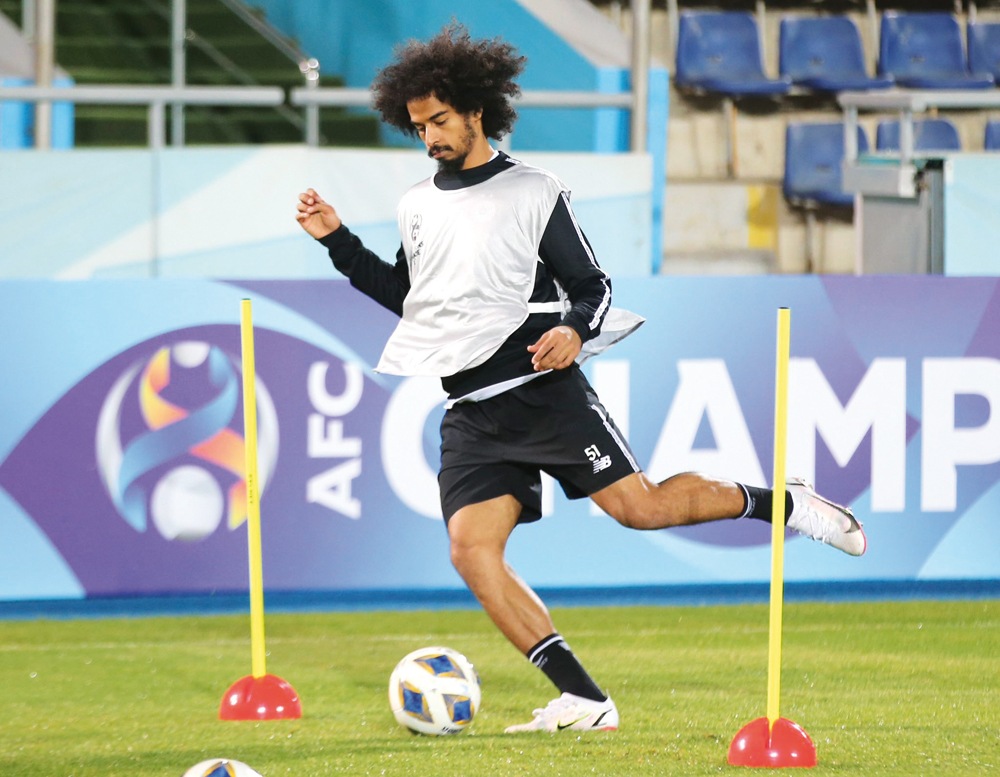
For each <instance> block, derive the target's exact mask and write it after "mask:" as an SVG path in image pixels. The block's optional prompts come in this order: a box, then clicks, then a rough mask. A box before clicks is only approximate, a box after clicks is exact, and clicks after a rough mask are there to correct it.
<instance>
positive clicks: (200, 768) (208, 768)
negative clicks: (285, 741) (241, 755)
mask: <svg viewBox="0 0 1000 777" xmlns="http://www.w3.org/2000/svg"><path fill="white" fill-rule="evenodd" d="M183 777H260V774H258V773H257V772H255V771H254V770H253V769H251V768H250V767H249V766H247V765H246V764H245V763H243V762H242V761H234V760H232V759H231V758H212V759H211V760H209V761H202V762H201V763H200V764H195V765H194V766H192V767H191V768H190V769H188V770H187V771H186V772H184V775H183Z"/></svg>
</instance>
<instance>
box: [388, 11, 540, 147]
mask: <svg viewBox="0 0 1000 777" xmlns="http://www.w3.org/2000/svg"><path fill="white" fill-rule="evenodd" d="M526 61H527V58H526V57H523V56H518V54H517V49H515V48H514V47H513V46H512V45H511V44H509V43H507V42H506V41H504V40H502V39H501V38H494V39H493V40H487V39H483V40H472V38H471V37H470V35H469V31H468V30H467V29H466V28H465V27H464V26H463V25H461V24H458V23H456V22H452V23H451V24H449V25H447V26H446V27H445V28H444V29H442V30H441V32H439V33H438V34H437V35H435V36H434V37H433V38H431V39H430V40H429V41H426V42H424V41H417V40H411V41H409V42H408V43H407V44H406V45H405V46H403V47H402V48H399V49H397V50H396V61H395V62H393V63H392V64H391V65H388V66H387V67H385V68H384V69H383V70H382V71H380V72H379V74H378V75H377V76H375V80H374V82H373V83H372V90H373V91H374V92H375V109H376V110H377V111H378V112H379V113H381V114H382V120H383V121H385V122H386V123H387V124H389V125H391V126H393V127H395V128H396V129H399V130H402V131H403V132H405V133H406V134H407V135H410V136H414V135H416V134H417V131H416V129H415V128H414V126H413V124H412V123H410V112H409V111H408V110H407V108H406V104H407V103H408V102H410V101H411V100H420V99H422V98H424V97H430V96H431V95H433V96H435V97H437V99H439V100H440V101H441V102H443V103H447V104H448V105H450V106H451V107H452V108H454V109H455V110H456V111H458V112H459V113H462V114H468V113H475V112H476V111H478V110H482V112H483V117H482V122H483V133H484V134H485V135H486V137H488V138H495V139H497V140H499V139H500V138H502V137H503V136H504V135H506V134H507V133H508V132H510V131H511V129H513V127H514V122H515V121H517V111H515V110H514V108H513V107H511V104H510V98H512V97H517V96H518V95H519V94H520V93H521V88H520V87H519V86H518V85H517V84H516V83H515V82H514V79H515V78H516V77H517V76H518V75H520V73H521V71H522V70H524V64H525V62H526Z"/></svg>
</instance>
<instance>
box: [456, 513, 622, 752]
mask: <svg viewBox="0 0 1000 777" xmlns="http://www.w3.org/2000/svg"><path fill="white" fill-rule="evenodd" d="M520 514H521V504H520V503H519V502H518V501H517V500H516V499H515V498H514V497H513V496H509V495H508V496H501V497H497V498H495V499H489V500H487V501H484V502H478V503H476V504H471V505H467V506H465V507H463V508H461V509H459V510H457V511H456V512H455V513H454V515H452V516H451V518H450V519H449V521H448V536H449V538H450V539H451V561H452V564H454V565H455V569H456V570H458V573H459V574H460V575H461V576H462V579H463V580H465V583H466V585H468V586H469V589H470V590H471V591H472V593H473V594H474V595H475V597H476V599H478V600H479V603H480V604H481V605H482V606H483V609H484V610H486V614H487V615H489V616H490V619H491V620H492V621H493V622H494V623H495V624H496V626H497V628H499V629H500V631H501V632H502V633H503V635H504V636H505V637H507V639H509V640H510V641H511V642H512V643H513V644H514V646H515V647H517V649H518V650H520V651H521V652H522V653H524V654H525V655H526V656H527V657H528V659H529V660H530V661H531V662H532V663H533V664H535V666H537V667H538V668H539V669H541V670H542V671H543V672H545V674H546V675H547V676H548V677H549V679H550V680H552V682H553V683H554V684H555V685H556V687H557V688H559V690H560V691H561V692H562V695H561V696H560V697H559V698H558V699H555V700H553V701H552V702H550V703H549V704H548V705H547V706H546V707H545V708H544V709H541V710H535V717H534V719H533V720H532V721H531V722H530V723H527V724H524V725H522V726H511V727H510V728H509V729H508V731H509V732H518V731H558V730H562V729H572V730H577V731H579V730H614V729H616V728H617V727H618V710H617V708H616V707H615V704H614V702H613V701H611V699H609V698H608V697H607V695H606V694H604V693H603V692H602V691H601V689H600V688H598V687H597V685H596V684H595V683H594V681H593V680H592V679H591V678H590V675H588V674H587V672H586V670H585V669H584V668H583V666H582V665H581V664H580V662H579V661H578V660H577V659H576V656H575V655H573V652H572V651H571V650H570V649H569V646H568V645H567V644H566V643H565V641H564V640H563V639H562V637H561V636H560V635H559V634H558V633H556V630H555V626H554V625H553V623H552V618H551V617H550V616H549V611H548V609H546V607H545V605H544V604H543V603H542V600H541V599H539V598H538V595H537V594H536V593H535V592H534V591H532V590H531V588H529V587H528V585H527V583H525V582H524V581H523V580H522V579H521V578H520V576H519V575H518V574H517V573H516V572H515V571H514V570H513V569H512V568H511V566H510V565H509V564H508V563H507V561H506V559H505V557H504V551H505V549H506V547H507V539H508V538H509V537H510V533H511V532H512V531H513V530H514V527H515V526H517V519H518V517H519V516H520Z"/></svg>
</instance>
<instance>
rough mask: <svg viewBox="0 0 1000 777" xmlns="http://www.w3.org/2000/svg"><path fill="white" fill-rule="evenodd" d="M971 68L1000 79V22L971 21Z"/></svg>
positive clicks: (969, 40)
mask: <svg viewBox="0 0 1000 777" xmlns="http://www.w3.org/2000/svg"><path fill="white" fill-rule="evenodd" d="M966 32H967V33H968V42H969V70H971V71H972V72H973V73H989V74H990V75H991V76H993V79H994V80H996V81H1000V23H997V22H993V23H992V24H987V23H984V22H969V24H968V27H966Z"/></svg>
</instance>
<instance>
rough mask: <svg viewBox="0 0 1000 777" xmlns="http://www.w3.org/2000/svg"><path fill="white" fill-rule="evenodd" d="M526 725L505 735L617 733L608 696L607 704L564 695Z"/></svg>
mask: <svg viewBox="0 0 1000 777" xmlns="http://www.w3.org/2000/svg"><path fill="white" fill-rule="evenodd" d="M532 715H534V716H535V717H534V719H532V720H531V721H530V722H529V723H522V724H521V725H519V726H508V727H507V729H506V730H505V731H504V733H505V734H517V733H520V732H521V731H553V732H555V731H566V730H567V729H568V730H570V731H617V730H618V708H617V707H616V706H615V703H614V702H613V701H611V697H610V696H609V697H608V698H607V700H606V701H593V700H592V699H585V698H583V697H582V696H575V695H574V694H572V693H564V694H563V695H562V696H560V697H559V698H558V699H553V700H552V701H550V702H549V703H548V704H547V705H546V706H545V708H544V709H538V710H535V711H534V712H533V713H532Z"/></svg>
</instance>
